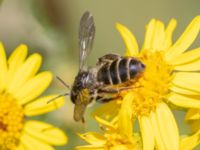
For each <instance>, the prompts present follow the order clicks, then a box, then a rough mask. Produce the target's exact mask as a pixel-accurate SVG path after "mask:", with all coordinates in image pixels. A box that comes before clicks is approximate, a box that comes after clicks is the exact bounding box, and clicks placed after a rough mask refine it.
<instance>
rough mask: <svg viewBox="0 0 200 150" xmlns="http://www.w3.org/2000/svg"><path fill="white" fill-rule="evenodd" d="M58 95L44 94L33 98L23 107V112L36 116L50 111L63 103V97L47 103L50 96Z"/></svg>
mask: <svg viewBox="0 0 200 150" xmlns="http://www.w3.org/2000/svg"><path fill="white" fill-rule="evenodd" d="M56 96H58V95H49V96H44V97H41V98H38V99H36V100H34V101H33V102H31V103H29V104H27V105H26V106H25V108H24V113H25V115H26V116H37V115H41V114H44V113H48V112H51V111H53V110H55V109H58V108H60V107H61V106H63V105H64V104H65V99H64V97H60V98H57V99H56V100H54V101H52V102H50V103H47V102H48V101H49V100H51V99H52V98H54V97H56Z"/></svg>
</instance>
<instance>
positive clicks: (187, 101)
mask: <svg viewBox="0 0 200 150" xmlns="http://www.w3.org/2000/svg"><path fill="white" fill-rule="evenodd" d="M168 100H169V101H170V102H171V103H172V104H174V105H176V106H179V107H182V108H200V100H199V99H197V98H194V97H192V96H186V95H181V94H176V93H171V94H170V95H169V97H168Z"/></svg>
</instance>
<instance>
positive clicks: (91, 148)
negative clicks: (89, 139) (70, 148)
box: [75, 145, 105, 150]
mask: <svg viewBox="0 0 200 150" xmlns="http://www.w3.org/2000/svg"><path fill="white" fill-rule="evenodd" d="M75 150H105V148H104V147H102V146H98V145H86V146H77V147H75Z"/></svg>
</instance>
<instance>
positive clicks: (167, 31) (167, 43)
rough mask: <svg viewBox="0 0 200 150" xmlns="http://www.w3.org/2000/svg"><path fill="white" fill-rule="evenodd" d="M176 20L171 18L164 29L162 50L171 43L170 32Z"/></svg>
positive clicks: (171, 32) (173, 28)
mask: <svg viewBox="0 0 200 150" xmlns="http://www.w3.org/2000/svg"><path fill="white" fill-rule="evenodd" d="M176 24H177V22H176V20H175V19H171V20H170V22H169V24H168V26H167V28H166V30H165V41H164V43H163V50H167V49H168V48H169V47H170V46H171V45H172V34H173V32H174V30H175V28H176Z"/></svg>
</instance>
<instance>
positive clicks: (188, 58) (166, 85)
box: [95, 16, 200, 150]
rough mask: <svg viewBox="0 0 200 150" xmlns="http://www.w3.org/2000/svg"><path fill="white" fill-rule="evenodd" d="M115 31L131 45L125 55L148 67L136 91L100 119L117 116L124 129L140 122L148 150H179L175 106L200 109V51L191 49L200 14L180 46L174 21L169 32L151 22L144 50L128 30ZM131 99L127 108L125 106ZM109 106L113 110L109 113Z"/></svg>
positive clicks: (126, 94) (120, 27) (103, 111)
mask: <svg viewBox="0 0 200 150" xmlns="http://www.w3.org/2000/svg"><path fill="white" fill-rule="evenodd" d="M116 27H117V29H118V31H119V32H120V34H121V36H122V38H123V40H124V42H125V45H126V53H125V55H126V56H131V57H136V58H138V59H139V60H141V61H142V62H143V63H144V64H145V66H146V68H145V71H144V73H143V74H142V75H141V76H140V77H139V78H138V79H137V80H136V81H135V82H134V84H133V85H130V86H134V87H136V88H133V89H132V90H128V91H127V92H123V93H122V94H121V97H122V99H118V100H116V101H115V102H110V103H108V104H105V105H103V106H102V107H101V108H99V109H98V110H97V111H96V112H95V115H99V116H102V117H105V118H111V117H116V118H118V122H119V124H121V127H123V126H126V125H127V124H130V122H132V121H133V120H135V119H138V121H139V125H140V130H141V134H142V141H143V149H148V150H150V149H154V148H155V147H157V148H158V149H168V150H177V149H179V131H178V127H177V124H176V121H175V118H174V116H173V113H172V111H171V109H170V108H171V106H172V105H173V107H174V106H175V107H179V108H184V109H189V108H198V109H199V108H200V101H199V94H200V91H199V89H200V74H199V72H198V71H199V70H200V68H199V66H200V48H195V49H192V50H188V48H189V47H190V46H191V44H192V43H193V41H194V40H195V38H196V37H197V35H198V33H199V31H200V16H197V17H196V18H194V19H193V20H192V22H191V23H190V24H189V25H188V27H187V28H186V30H185V31H184V32H183V34H182V35H181V36H180V37H179V38H178V40H177V41H176V42H175V43H173V42H172V33H173V31H174V29H175V27H176V20H175V19H172V20H171V21H170V22H169V24H168V26H167V27H166V28H165V26H164V24H163V23H162V22H161V21H159V20H156V19H152V20H151V21H150V22H149V24H148V25H147V27H146V28H147V30H146V35H145V39H144V44H143V46H142V48H141V49H140V50H139V46H138V44H137V41H136V39H135V37H134V36H133V34H132V33H131V32H130V31H129V30H128V29H127V28H126V27H125V26H123V25H121V24H117V26H116ZM186 50H188V51H186ZM127 97H128V99H129V102H128V103H127V104H128V105H127V106H126V107H123V103H126V102H124V101H127V100H126V99H127ZM109 106H112V107H111V109H108V110H106V109H105V108H108V107H109ZM113 114H114V115H113ZM127 116H128V117H127ZM124 118H125V120H124Z"/></svg>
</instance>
